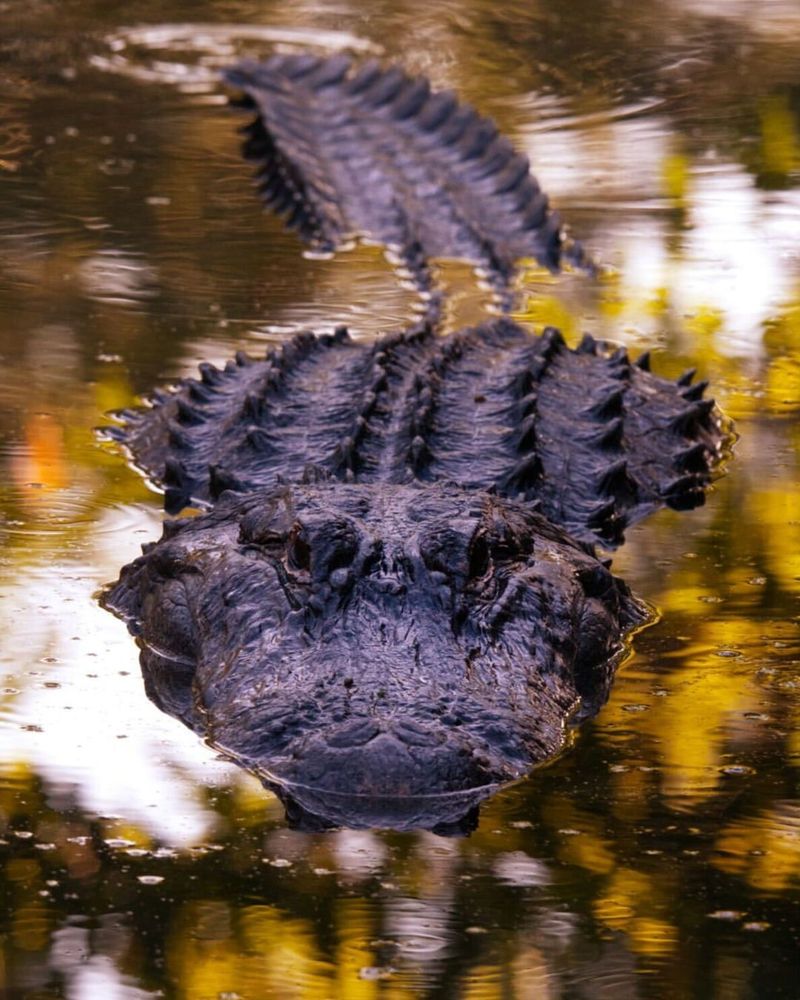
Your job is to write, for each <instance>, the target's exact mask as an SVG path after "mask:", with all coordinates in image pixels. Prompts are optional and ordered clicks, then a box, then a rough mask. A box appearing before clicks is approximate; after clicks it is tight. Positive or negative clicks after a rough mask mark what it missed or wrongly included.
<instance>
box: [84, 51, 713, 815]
mask: <svg viewBox="0 0 800 1000" xmlns="http://www.w3.org/2000/svg"><path fill="white" fill-rule="evenodd" d="M226 79H227V80H228V82H229V83H230V84H232V85H233V86H234V87H235V88H236V91H237V97H236V99H235V100H236V103H237V105H238V106H240V107H245V108H248V109H250V110H251V111H254V112H255V118H254V119H253V120H252V121H251V122H249V123H248V125H247V126H246V127H245V130H244V131H245V142H244V152H245V155H246V156H248V157H249V158H250V159H252V160H255V161H256V162H257V165H258V173H257V182H258V184H259V187H260V189H261V192H262V195H263V196H264V198H265V200H266V202H267V203H268V205H269V206H270V207H271V208H273V209H274V210H276V211H277V212H279V213H280V214H283V215H284V217H285V219H286V221H287V223H288V224H289V225H290V226H291V227H293V228H295V229H296V230H297V231H298V232H299V234H300V235H301V236H302V237H303V238H304V239H306V240H307V241H309V242H310V243H311V244H312V245H313V246H315V247H317V248H323V249H328V250H333V249H336V248H337V247H339V246H340V245H341V244H342V243H343V242H345V241H347V240H348V239H349V238H350V237H351V236H352V234H353V232H356V233H358V234H361V235H363V236H366V237H367V238H370V239H373V240H376V241H378V242H382V243H384V244H386V245H388V246H390V247H391V248H392V250H393V252H394V253H395V255H396V257H397V259H398V260H400V261H401V262H402V263H403V265H404V267H405V268H406V270H407V271H408V272H409V273H411V275H412V277H413V279H414V281H415V284H416V285H417V287H418V289H419V291H420V293H421V295H422V296H423V297H424V299H425V301H426V313H425V316H424V317H423V318H422V319H421V320H420V321H419V322H418V323H416V324H415V325H413V326H412V327H410V328H409V329H407V330H403V331H400V332H397V333H390V334H387V335H385V336H383V337H382V338H380V339H379V340H377V341H376V342H374V343H365V342H360V341H358V340H355V339H353V338H351V337H350V335H349V333H348V331H347V330H346V329H344V328H338V329H336V330H335V331H334V332H333V333H323V334H313V333H302V334H299V335H297V336H296V337H295V338H294V339H293V340H291V341H289V342H288V343H286V344H284V345H283V346H282V347H279V348H276V349H271V350H269V351H268V352H267V355H266V357H264V358H260V359H257V358H253V357H250V356H248V355H247V354H245V353H243V352H239V353H238V354H237V355H236V357H235V358H234V359H232V360H231V361H230V362H228V363H227V364H226V365H225V367H224V368H216V367H214V366H213V365H211V364H207V363H204V364H201V366H200V373H199V374H200V377H199V378H187V379H184V380H182V381H181V382H179V383H178V384H177V385H175V386H172V387H170V388H168V389H164V390H157V391H156V392H155V393H154V394H153V396H152V397H151V398H150V399H149V401H148V403H147V405H145V406H143V407H139V408H137V409H129V410H125V411H122V412H120V413H119V414H117V417H118V423H117V425H116V426H115V427H113V428H109V429H107V433H108V434H109V435H110V436H111V437H113V438H114V439H115V440H117V441H118V442H120V443H121V444H122V445H123V446H124V448H125V449H126V450H127V451H128V453H129V455H130V456H131V458H132V460H133V461H134V462H135V464H136V465H137V466H138V467H139V469H140V470H141V471H142V472H143V473H144V474H145V475H146V476H147V477H148V479H149V480H150V481H152V482H153V483H154V484H156V485H157V486H159V487H161V488H162V490H163V492H164V502H165V507H166V510H167V513H168V514H180V512H181V511H183V510H184V508H187V507H189V508H196V509H197V511H198V512H196V513H195V514H193V515H192V516H183V517H178V518H176V519H170V520H167V521H165V523H164V528H163V535H162V537H161V539H160V540H159V541H157V542H154V543H149V544H147V545H145V546H144V547H143V553H142V556H141V557H139V558H138V559H136V560H135V561H134V562H133V563H131V564H130V565H128V566H126V567H124V568H123V570H122V571H121V575H120V578H119V580H118V582H117V583H116V584H115V585H113V586H112V587H111V588H110V589H109V590H108V591H107V592H106V594H105V597H104V604H105V606H106V607H108V608H109V609H110V610H112V611H114V612H115V613H117V614H118V615H120V616H121V617H122V618H123V619H124V620H125V621H126V622H127V624H128V626H129V628H130V630H131V631H132V632H133V634H134V635H136V636H137V641H138V642H139V645H140V650H141V655H140V660H141V665H142V671H143V676H144V680H145V688H146V691H147V694H148V696H149V697H150V698H151V699H152V700H153V701H154V702H155V703H156V705H158V706H159V707H160V708H161V709H162V710H164V711H165V712H168V713H169V714H171V715H173V716H175V717H176V718H178V719H180V720H181V721H182V722H184V723H185V724H186V725H187V726H189V727H190V728H191V729H193V730H194V731H196V732H198V733H199V734H201V735H202V736H203V737H204V738H205V739H206V740H207V741H208V742H209V743H210V744H211V745H213V746H215V747H217V748H218V749H220V750H221V751H222V752H223V753H224V754H225V755H227V756H228V757H230V758H231V759H233V760H235V761H237V762H239V763H241V764H242V765H243V766H244V767H246V768H247V769H249V770H251V771H252V772H253V773H255V774H257V775H258V776H259V777H260V778H261V780H262V781H263V782H264V783H265V785H266V786H267V787H269V788H271V789H272V790H274V791H275V792H276V793H277V794H278V795H279V796H280V798H281V799H282V801H283V802H284V804H285V806H286V811H287V816H288V818H289V820H290V822H292V823H293V824H294V825H296V826H300V827H303V828H306V829H316V828H325V827H328V826H336V825H346V826H378V827H392V828H396V829H407V828H416V827H423V828H428V829H433V830H435V831H437V832H439V833H452V832H465V831H467V830H469V829H471V828H472V826H474V824H475V822H476V818H477V809H478V805H479V803H480V802H481V801H482V800H483V799H485V798H486V797H487V796H488V795H490V794H492V792H493V791H494V790H495V789H497V788H498V787H499V786H501V785H503V784H505V783H507V782H509V781H512V780H514V779H516V778H519V777H521V776H523V775H525V774H527V773H528V772H529V771H530V770H531V769H532V768H533V767H534V766H536V765H538V764H540V763H542V762H545V761H547V760H549V759H551V758H552V757H553V756H554V755H556V754H557V753H558V752H559V751H560V750H561V749H562V748H563V747H564V745H565V741H566V739H567V735H568V732H569V726H570V725H571V724H572V723H574V722H576V721H578V720H580V719H583V718H586V717H588V716H590V715H592V714H594V713H595V712H596V711H598V709H599V708H600V706H601V705H602V704H603V702H604V701H605V699H606V697H607V694H608V691H609V688H610V685H611V682H612V679H613V676H614V672H615V669H616V666H617V665H618V664H619V662H620V661H621V659H622V658H623V657H624V655H625V653H626V650H627V648H628V641H629V637H630V635H631V634H632V632H633V631H634V630H635V629H637V628H639V627H641V626H642V625H643V624H645V623H646V622H648V621H649V620H650V619H651V611H650V609H649V607H648V606H647V605H646V604H645V603H643V602H642V601H641V600H640V599H638V598H636V597H635V596H634V595H633V594H632V593H631V592H630V590H629V588H628V587H627V586H626V585H625V583H624V582H623V581H622V580H620V579H618V578H616V577H615V576H613V575H612V573H611V572H610V570H609V566H610V562H609V560H607V559H604V558H602V557H601V555H600V554H598V551H597V546H602V547H603V548H605V549H613V548H615V547H616V546H618V545H619V544H621V543H622V541H623V540H624V531H625V529H626V528H627V527H628V525H630V524H632V523H634V522H636V521H638V520H640V519H641V518H643V517H645V516H646V515H648V514H650V513H652V512H653V511H655V510H658V509H659V508H662V507H665V506H670V507H673V508H675V509H689V508H691V507H696V506H698V505H699V504H701V503H702V502H703V500H704V497H705V492H706V488H707V486H708V484H709V482H710V480H711V477H712V475H713V474H714V472H715V469H716V467H717V465H718V462H719V459H720V456H721V454H722V452H723V450H724V448H725V446H726V443H727V441H728V440H729V427H728V425H727V423H726V421H725V420H724V418H723V417H722V415H721V413H720V412H719V410H718V409H717V408H716V407H715V405H714V403H713V401H712V400H709V399H704V398H703V394H704V390H705V383H703V382H700V383H697V384H692V377H693V373H692V372H687V373H685V374H684V375H683V376H681V377H680V378H679V379H677V380H676V381H670V380H667V379H664V378H660V377H658V376H656V375H655V374H653V373H652V372H651V371H650V360H649V355H647V354H645V355H642V356H641V357H640V358H638V360H636V361H635V362H634V361H631V359H630V358H629V357H628V354H627V352H626V351H625V350H624V349H623V348H619V347H615V346H614V345H611V344H608V343H605V342H602V341H597V340H595V339H594V338H593V337H591V336H589V335H585V336H584V337H583V339H582V340H581V342H580V343H579V344H578V345H577V346H576V347H575V348H570V347H568V346H567V344H566V343H565V341H564V338H563V337H562V336H561V334H560V333H559V332H558V331H557V330H555V329H553V328H548V329H546V330H544V331H543V332H542V333H541V334H540V335H539V336H534V335H533V334H532V333H530V332H529V331H527V330H526V329H524V328H523V327H521V326H520V325H518V324H517V323H515V322H513V321H512V320H511V319H510V318H509V317H508V316H498V317H495V318H492V319H490V320H488V321H487V322H485V323H483V324H481V325H479V326H476V327H472V328H468V329H464V330H460V331H458V332H456V333H452V334H449V335H447V336H445V335H443V334H442V333H440V332H438V330H437V322H436V320H437V311H438V308H439V298H438V293H437V292H436V290H435V288H434V286H433V277H432V275H433V274H434V268H433V267H432V265H431V261H432V260H434V259H436V258H438V257H460V258H463V259H466V260H469V261H471V262H472V263H474V264H475V265H476V266H479V267H480V268H481V269H482V271H483V272H484V274H485V275H487V276H488V278H489V280H490V282H491V284H492V285H493V286H494V288H495V289H496V290H497V292H498V297H499V298H498V301H499V302H500V305H501V307H502V308H504V309H506V310H508V308H509V307H510V302H511V301H512V295H511V282H512V280H513V273H514V265H515V262H516V261H517V260H518V259H519V258H520V257H524V256H534V257H535V258H536V259H537V260H539V261H540V263H542V264H543V265H545V266H547V267H549V268H551V269H553V270H557V269H558V268H559V267H560V266H561V264H562V263H563V262H565V261H566V262H569V263H570V264H572V265H574V266H577V267H581V268H584V269H585V270H588V271H591V270H592V269H593V265H592V263H591V261H590V260H589V258H588V256H587V255H586V254H585V252H584V251H583V249H582V247H581V246H580V245H579V244H578V243H576V242H574V241H570V240H569V239H567V237H566V236H565V235H564V232H563V230H562V227H561V224H560V222H559V221H558V217H557V215H556V213H555V212H553V211H552V210H551V209H550V207H549V205H548V202H547V199H546V197H545V196H544V195H543V194H542V193H541V191H540V189H539V186H538V184H537V183H536V181H535V180H534V179H533V177H532V176H531V174H530V168H529V164H528V161H527V159H525V158H524V157H523V156H521V155H520V154H518V153H516V152H514V150H513V148H512V147H511V145H510V144H509V143H508V142H507V140H505V139H503V138H502V137H500V136H499V135H498V133H497V129H496V127H495V126H494V125H493V123H491V122H490V121H489V120H488V119H485V118H482V117H480V116H478V115H477V113H476V112H475V111H473V110H472V109H471V108H468V107H467V106H465V105H462V104H460V103H459V102H458V101H457V100H456V98H455V97H454V96H453V95H451V94H449V93H447V92H434V91H432V90H431V88H430V85H429V84H428V82H427V81H425V80H423V79H418V78H412V77H410V76H407V75H406V74H405V73H403V72H402V71H401V70H399V69H398V68H396V67H390V68H388V69H383V68H381V67H380V65H378V64H376V63H366V64H364V65H362V66H360V67H359V66H353V65H352V64H351V62H350V60H349V59H348V58H346V57H344V56H334V57H329V58H327V59H322V58H318V57H315V56H308V55H280V56H275V57H273V58H272V59H270V60H269V61H267V62H266V63H263V64H260V63H252V62H246V63H242V64H240V65H239V66H236V67H234V68H232V69H231V70H229V71H227V73H226Z"/></svg>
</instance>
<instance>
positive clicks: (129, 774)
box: [0, 509, 266, 995]
mask: <svg viewBox="0 0 800 1000" xmlns="http://www.w3.org/2000/svg"><path fill="white" fill-rule="evenodd" d="M138 514H139V518H140V520H139V523H138V524H137V526H136V527H134V528H133V529H131V527H130V520H131V518H130V511H128V512H127V513H126V514H125V520H126V528H125V530H124V531H122V532H120V531H117V530H115V523H114V518H115V517H116V512H107V513H106V515H105V516H104V517H101V518H100V520H99V522H98V530H97V531H96V532H95V533H94V537H93V546H94V548H93V550H92V552H91V561H90V563H84V564H71V563H68V562H62V563H60V564H53V565H50V566H47V567H41V568H28V569H26V570H25V572H22V573H20V578H19V581H18V582H17V583H15V584H8V585H6V586H5V587H3V588H0V629H1V630H2V635H1V637H0V664H3V665H4V667H5V670H6V671H7V674H6V677H5V679H2V680H0V684H2V685H3V686H11V687H14V688H16V689H19V692H20V693H19V694H17V695H15V696H11V697H9V696H8V695H6V697H5V704H3V705H2V716H0V761H6V762H9V763H14V762H17V761H23V762H26V763H27V764H29V765H30V766H31V767H32V768H33V769H34V770H35V771H36V772H37V773H38V774H40V775H41V776H42V777H43V778H44V779H45V781H46V782H47V783H48V784H49V785H50V786H52V788H53V789H54V792H56V793H58V792H59V791H60V790H70V791H73V792H74V793H75V794H76V795H77V798H78V800H79V802H80V805H81V806H82V808H84V809H86V810H87V811H89V812H91V813H95V814H98V815H101V816H111V817H124V818H125V819H126V820H128V821H130V822H132V823H134V824H135V825H136V826H137V827H139V828H141V829H143V830H144V831H146V832H147V833H149V834H150V835H151V836H153V837H156V838H158V839H159V840H161V841H164V842H166V843H167V844H170V845H173V846H176V847H184V846H188V845H190V844H194V843H198V842H200V841H202V840H204V839H208V838H209V836H210V835H211V834H212V832H213V830H214V825H215V822H216V816H215V814H214V813H213V811H212V810H210V809H208V808H206V807H205V806H203V805H202V804H201V801H200V796H199V794H198V793H199V791H200V789H201V787H202V786H204V785H223V784H231V783H234V782H236V781H237V779H238V774H239V772H238V769H237V768H236V767H235V766H234V765H232V764H228V763H223V762H221V761H218V760H216V759H215V757H214V754H213V752H212V751H211V750H210V749H208V748H207V747H205V746H203V744H202V743H201V742H200V740H199V739H198V738H197V736H195V735H194V734H193V733H191V732H190V731H189V730H187V729H185V728H184V727H183V726H182V725H181V724H180V723H179V722H177V721H176V720H175V719H172V718H170V717H169V716H167V715H164V714H162V713H161V712H160V711H159V710H158V709H157V708H156V707H155V706H154V705H152V704H151V703H150V702H149V701H148V700H147V698H146V696H145V693H144V688H143V684H142V679H141V676H140V673H139V666H138V655H137V649H136V646H135V644H134V642H133V640H132V638H131V637H130V636H129V635H128V634H127V631H126V629H125V627H124V625H123V624H122V623H121V622H120V621H118V620H117V619H116V618H114V617H112V615H110V614H109V613H108V612H106V611H103V610H102V609H101V608H100V607H99V606H98V604H97V603H96V601H95V599H94V597H93V594H94V593H95V592H96V591H97V590H98V588H99V587H100V586H101V585H102V584H103V583H104V582H107V581H108V580H113V579H114V578H115V577H116V576H117V574H118V572H119V569H120V567H121V566H122V564H123V562H125V561H128V560H130V559H132V558H134V557H135V556H136V555H138V550H139V543H140V542H141V541H142V540H143V539H147V538H154V537H156V536H157V534H158V531H157V529H156V520H157V518H156V515H155V513H154V512H152V511H148V512H145V511H144V510H142V509H140V510H138ZM109 520H110V521H111V523H109ZM265 795H266V793H265ZM107 995H108V994H107Z"/></svg>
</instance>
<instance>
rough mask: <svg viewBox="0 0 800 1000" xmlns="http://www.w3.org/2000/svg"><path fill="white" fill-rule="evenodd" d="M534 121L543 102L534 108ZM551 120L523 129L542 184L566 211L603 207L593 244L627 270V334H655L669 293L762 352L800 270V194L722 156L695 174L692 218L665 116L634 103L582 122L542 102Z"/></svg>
mask: <svg viewBox="0 0 800 1000" xmlns="http://www.w3.org/2000/svg"><path fill="white" fill-rule="evenodd" d="M531 103H533V104H534V105H535V106H534V107H530V108H526V113H527V114H529V115H530V116H535V115H536V114H537V113H538V112H537V108H538V103H539V101H538V99H536V101H534V102H531V99H530V98H529V99H528V100H527V104H531ZM541 104H542V107H543V111H544V122H543V123H540V124H539V125H536V126H532V127H530V128H527V129H525V130H524V131H523V136H524V138H525V150H526V152H527V153H528V155H529V157H530V159H531V162H532V164H533V169H534V173H535V174H536V175H537V176H538V178H539V180H540V182H541V184H542V187H543V188H544V189H545V190H547V191H549V192H550V194H551V195H552V196H553V200H554V202H555V203H556V204H560V205H561V206H562V209H563V211H562V214H563V215H564V216H565V218H566V219H569V216H570V213H571V212H575V211H579V210H584V211H590V212H592V213H597V212H598V211H602V216H601V217H600V218H599V222H598V226H597V229H596V231H595V233H594V234H593V237H592V241H591V244H592V245H591V249H592V252H593V253H594V255H595V256H596V257H597V258H598V260H599V261H600V262H601V263H603V264H606V265H608V264H611V265H613V266H615V267H616V268H617V269H618V271H619V274H618V278H619V287H618V295H619V300H620V303H621V312H620V313H618V314H617V316H616V322H617V324H619V327H620V329H619V332H617V331H613V332H612V331H609V332H610V333H613V335H616V336H618V337H619V336H622V335H624V333H625V332H626V328H628V329H630V328H632V329H633V330H635V332H636V333H637V334H638V335H639V336H646V337H648V338H651V339H652V338H654V337H656V336H657V335H658V334H659V332H663V329H662V328H663V325H664V319H663V317H661V316H659V315H658V312H657V310H653V309H652V308H650V306H652V304H653V303H656V302H658V301H659V300H662V299H664V298H666V300H667V301H668V302H669V304H670V306H671V309H672V311H673V313H674V314H675V316H676V317H677V319H678V321H679V322H680V323H685V321H686V320H687V319H691V318H692V317H693V316H694V315H696V314H698V313H701V314H704V315H715V316H718V317H719V320H720V322H719V328H718V330H717V332H716V333H715V337H716V347H717V349H718V350H720V351H721V352H723V353H728V354H733V355H742V354H746V355H757V354H758V353H759V352H760V350H761V344H762V337H763V327H764V324H765V323H766V322H767V321H768V320H770V319H772V318H773V317H774V316H775V314H776V313H777V312H778V311H779V310H780V309H781V307H782V306H783V305H784V303H785V302H786V301H788V300H789V298H790V296H791V294H792V291H793V288H794V287H795V285H796V282H797V279H798V272H800V266H799V264H800V253H799V252H798V246H797V233H798V229H799V228H800V192H798V191H796V190H789V191H771V192H766V191H762V190H759V189H758V188H757V187H756V186H755V181H754V179H753V177H752V176H751V175H750V174H748V173H747V171H746V170H745V169H744V168H743V167H741V166H739V165H738V164H736V163H732V162H726V161H723V160H721V159H717V158H716V154H715V153H714V152H713V151H709V154H708V159H707V161H700V163H699V164H698V165H697V166H695V167H694V169H692V170H689V171H688V172H687V175H686V193H685V208H684V214H683V216H681V215H680V214H679V213H678V212H677V206H676V204H675V203H674V201H672V200H670V198H669V197H668V195H667V192H666V186H667V185H666V182H665V174H666V169H667V164H668V163H669V162H670V157H671V156H672V155H673V153H674V152H675V148H674V138H673V137H672V133H673V127H672V125H671V123H670V122H668V121H667V120H666V119H663V120H662V119H660V118H658V117H651V118H648V119H641V118H639V117H638V113H639V112H638V108H637V107H636V106H631V107H629V108H628V107H622V108H619V109H612V110H611V111H610V112H609V114H608V116H607V117H605V118H604V117H603V116H602V115H595V116H592V117H590V118H586V119H581V118H580V117H576V116H573V117H572V118H570V117H569V115H568V114H567V113H566V111H565V109H564V107H563V106H562V105H561V104H559V103H558V102H554V101H553V100H552V99H550V98H548V99H545V100H542V102H541Z"/></svg>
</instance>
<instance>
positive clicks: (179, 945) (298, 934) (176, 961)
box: [169, 900, 331, 1000]
mask: <svg viewBox="0 0 800 1000" xmlns="http://www.w3.org/2000/svg"><path fill="white" fill-rule="evenodd" d="M234 914H235V910H234V909H232V908H231V907H230V906H229V905H228V904H226V903H222V902H218V901H211V900H209V901H199V902H195V903H192V904H190V905H189V906H187V907H186V908H185V909H184V911H183V914H182V920H181V922H180V928H179V929H178V930H177V931H176V933H175V935H174V936H173V939H172V941H171V947H170V953H169V963H170V968H171V971H172V975H173V976H174V978H175V980H176V981H177V982H180V983H181V987H182V989H181V994H180V995H181V997H183V998H185V1000H206V998H208V997H217V996H220V995H225V994H227V993H240V994H242V995H244V996H264V997H268V996H276V997H277V996H280V997H286V998H287V1000H318V998H322V997H325V996H329V995H330V993H331V983H330V979H329V976H328V975H327V974H326V970H325V968H324V967H323V966H321V963H320V962H319V959H318V957H317V955H316V952H315V949H314V945H313V941H312V934H311V929H310V928H309V926H308V925H307V924H306V923H305V921H302V920H296V919H291V918H289V917H287V916H286V914H284V913H281V911H280V910H279V909H278V908H277V907H274V906H246V907H243V908H242V909H240V910H239V912H238V914H236V919H235V920H234Z"/></svg>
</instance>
